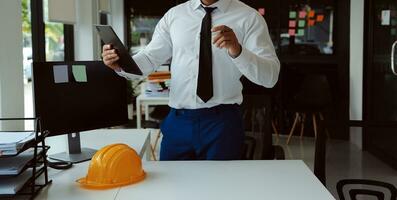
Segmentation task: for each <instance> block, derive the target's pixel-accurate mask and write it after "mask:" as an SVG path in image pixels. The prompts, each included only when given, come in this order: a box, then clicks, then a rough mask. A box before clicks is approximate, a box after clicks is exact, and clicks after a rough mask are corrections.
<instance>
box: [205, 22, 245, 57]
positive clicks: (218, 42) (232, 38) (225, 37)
mask: <svg viewBox="0 0 397 200" xmlns="http://www.w3.org/2000/svg"><path fill="white" fill-rule="evenodd" d="M211 31H212V32H218V34H217V35H216V36H215V37H214V39H213V41H212V43H213V44H215V46H216V47H218V48H221V49H223V48H226V49H227V50H228V53H229V55H230V56H231V57H233V58H237V57H238V56H239V55H240V53H241V45H240V43H239V42H238V39H237V37H236V34H234V32H233V29H231V28H229V27H227V26H225V25H220V26H216V27H214V28H212V29H211Z"/></svg>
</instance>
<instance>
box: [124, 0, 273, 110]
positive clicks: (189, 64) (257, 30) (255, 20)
mask: <svg viewBox="0 0 397 200" xmlns="http://www.w3.org/2000/svg"><path fill="white" fill-rule="evenodd" d="M210 7H217V9H215V10H214V11H213V12H212V26H213V27H215V26H218V25H226V26H228V27H230V28H231V29H233V31H234V33H235V34H236V36H237V39H238V41H239V43H240V44H241V46H242V51H241V54H240V55H239V56H238V57H237V58H232V57H231V56H230V55H229V54H228V51H227V49H219V48H217V47H216V46H215V45H213V46H212V60H213V65H212V70H213V86H214V88H213V89H214V95H213V97H212V98H211V99H210V100H209V101H208V102H206V103H204V102H203V101H202V100H201V99H200V98H199V97H198V96H197V94H196V91H197V80H198V72H199V52H200V30H201V22H202V19H203V17H204V15H205V11H204V9H203V8H202V7H201V1H200V0H190V1H188V2H185V3H183V4H180V5H178V6H176V7H173V8H171V9H170V10H169V11H168V12H167V13H166V14H165V15H164V16H163V18H162V19H161V20H160V21H159V23H158V24H157V26H156V29H155V31H154V34H153V38H152V41H151V42H150V43H149V44H148V46H146V48H145V49H143V50H142V51H140V52H139V53H138V54H136V55H134V56H133V59H134V61H135V62H136V64H137V65H138V66H139V68H140V69H141V70H142V72H143V73H144V75H148V74H150V73H151V72H153V71H155V70H156V69H157V67H158V66H160V65H162V64H164V63H165V62H166V61H168V60H170V59H172V61H171V76H172V77H171V84H170V101H169V106H170V107H172V108H177V109H179V108H185V109H198V108H209V107H213V106H217V105H220V104H241V103H242V101H243V96H242V84H241V82H240V78H241V76H242V75H244V76H245V77H247V78H248V79H249V80H250V81H252V82H254V83H257V84H259V85H262V86H265V87H273V86H274V85H275V84H276V82H277V80H278V75H279V71H280V62H279V60H278V58H277V55H276V53H275V51H274V47H273V44H272V41H271V39H270V36H269V31H268V28H267V25H266V22H265V20H264V18H263V17H262V16H261V15H260V14H259V13H258V12H257V11H256V10H255V9H253V8H251V7H249V6H247V5H245V4H244V3H242V2H240V1H238V0H219V1H217V2H216V3H214V4H212V5H210ZM213 36H215V34H213ZM118 74H119V75H121V76H124V77H126V78H130V79H132V78H136V75H132V74H128V73H126V72H123V71H122V72H119V73H118Z"/></svg>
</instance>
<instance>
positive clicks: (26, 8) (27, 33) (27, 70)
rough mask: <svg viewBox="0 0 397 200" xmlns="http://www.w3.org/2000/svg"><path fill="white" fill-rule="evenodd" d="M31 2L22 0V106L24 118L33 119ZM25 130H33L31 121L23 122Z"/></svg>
mask: <svg viewBox="0 0 397 200" xmlns="http://www.w3.org/2000/svg"><path fill="white" fill-rule="evenodd" d="M30 1H31V0H22V39H23V42H22V44H23V50H22V54H23V80H24V106H25V108H24V109H25V117H26V118H28V117H33V116H34V115H33V96H32V82H31V81H32V63H33V59H32V23H31V9H30ZM25 130H33V121H30V120H27V121H25Z"/></svg>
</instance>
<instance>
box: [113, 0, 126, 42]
mask: <svg viewBox="0 0 397 200" xmlns="http://www.w3.org/2000/svg"><path fill="white" fill-rule="evenodd" d="M110 19H111V20H110V25H112V27H113V29H114V31H115V32H116V34H117V36H119V38H120V40H121V41H122V42H123V43H124V44H126V41H124V40H125V36H126V32H127V30H125V29H124V23H125V14H124V0H112V1H111V15H110Z"/></svg>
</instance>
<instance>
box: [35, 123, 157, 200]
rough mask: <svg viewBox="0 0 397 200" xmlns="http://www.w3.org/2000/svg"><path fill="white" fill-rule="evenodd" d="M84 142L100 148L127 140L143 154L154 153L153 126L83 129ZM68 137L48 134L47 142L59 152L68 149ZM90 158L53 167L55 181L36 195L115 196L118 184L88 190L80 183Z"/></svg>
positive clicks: (70, 196) (70, 197) (87, 199)
mask: <svg viewBox="0 0 397 200" xmlns="http://www.w3.org/2000/svg"><path fill="white" fill-rule="evenodd" d="M80 136H81V143H82V146H83V147H90V148H95V149H99V148H101V147H103V146H106V145H108V144H113V143H120V142H121V143H125V144H127V145H129V146H131V147H132V148H134V149H135V150H136V151H137V153H138V154H139V155H140V156H141V157H142V156H143V155H144V154H145V153H146V155H147V156H148V157H150V153H149V152H150V148H149V147H150V143H149V142H150V130H149V129H147V130H146V129H145V130H143V129H140V130H139V129H101V130H95V131H87V132H81V134H80ZM66 139H67V137H64V136H56V137H49V138H47V140H46V142H47V144H48V145H51V151H52V152H53V153H58V152H62V151H65V150H66ZM88 165H89V162H83V163H80V164H76V165H74V166H73V167H72V168H71V169H69V170H65V171H59V170H54V169H51V168H49V175H50V179H52V180H53V182H52V184H50V185H49V186H47V187H45V188H44V189H43V190H42V191H41V192H40V193H39V195H38V196H37V198H36V199H40V200H42V199H56V200H58V199H59V200H63V199H65V200H71V199H73V200H79V199H81V200H83V199H84V200H90V199H93V200H94V199H95V200H98V199H114V197H115V196H116V194H117V192H118V190H119V189H118V188H115V189H111V190H104V191H100V190H98V191H96V190H86V189H82V188H80V187H79V185H78V184H77V183H76V180H77V179H79V178H81V177H84V176H86V174H87V169H88Z"/></svg>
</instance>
